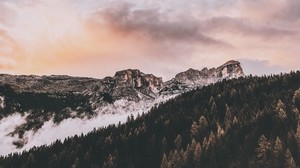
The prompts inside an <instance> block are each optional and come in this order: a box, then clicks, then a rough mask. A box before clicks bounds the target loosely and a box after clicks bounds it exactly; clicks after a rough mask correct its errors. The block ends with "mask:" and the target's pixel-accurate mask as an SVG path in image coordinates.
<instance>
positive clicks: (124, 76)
mask: <svg viewBox="0 0 300 168" xmlns="http://www.w3.org/2000/svg"><path fill="white" fill-rule="evenodd" d="M114 78H115V80H116V82H117V84H121V85H126V86H128V85H129V86H132V87H134V88H143V87H147V88H149V89H150V90H151V91H153V92H154V91H155V90H159V89H160V88H161V86H162V84H163V81H162V78H161V77H156V76H154V75H152V74H145V73H143V72H141V71H140V70H138V69H127V70H122V71H118V72H116V74H115V76H114Z"/></svg>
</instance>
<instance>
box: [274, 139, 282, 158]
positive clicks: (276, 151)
mask: <svg viewBox="0 0 300 168" xmlns="http://www.w3.org/2000/svg"><path fill="white" fill-rule="evenodd" d="M281 152H282V142H281V140H280V138H279V137H277V138H276V141H275V145H274V150H273V155H274V156H275V158H278V157H279V154H280V153H281Z"/></svg>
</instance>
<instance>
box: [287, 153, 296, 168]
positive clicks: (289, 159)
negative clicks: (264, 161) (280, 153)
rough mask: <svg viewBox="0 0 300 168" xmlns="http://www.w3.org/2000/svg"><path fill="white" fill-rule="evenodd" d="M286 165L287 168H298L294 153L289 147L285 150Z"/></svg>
mask: <svg viewBox="0 0 300 168" xmlns="http://www.w3.org/2000/svg"><path fill="white" fill-rule="evenodd" d="M285 167H286V168H296V163H295V161H294V158H293V156H292V153H291V151H290V150H289V149H287V150H286V152H285Z"/></svg>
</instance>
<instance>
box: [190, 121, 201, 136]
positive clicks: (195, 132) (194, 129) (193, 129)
mask: <svg viewBox="0 0 300 168" xmlns="http://www.w3.org/2000/svg"><path fill="white" fill-rule="evenodd" d="M198 131H199V127H198V124H197V122H193V124H192V126H191V130H190V132H191V138H195V139H198Z"/></svg>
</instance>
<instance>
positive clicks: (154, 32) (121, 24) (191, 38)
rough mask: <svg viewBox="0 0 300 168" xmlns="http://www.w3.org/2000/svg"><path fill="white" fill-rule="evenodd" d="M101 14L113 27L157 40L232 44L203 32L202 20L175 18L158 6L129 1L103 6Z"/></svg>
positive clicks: (219, 44)
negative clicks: (138, 5)
mask: <svg viewBox="0 0 300 168" xmlns="http://www.w3.org/2000/svg"><path fill="white" fill-rule="evenodd" d="M98 16H99V17H101V18H103V19H104V21H106V23H107V24H108V25H109V26H110V28H112V29H113V30H114V31H116V32H118V33H121V34H124V35H131V34H134V35H139V36H143V37H146V38H150V39H151V40H153V41H156V42H165V41H168V42H171V41H173V42H180V43H186V42H189V43H193V44H195V43H198V44H201V45H205V46H210V45H213V46H221V47H230V46H231V45H230V44H229V43H227V42H224V41H222V40H218V39H216V38H213V37H210V36H207V35H205V34H202V33H201V31H200V29H199V22H198V21H197V20H194V19H190V18H188V17H181V18H176V19H174V18H172V17H173V16H169V14H167V13H163V12H160V11H159V9H134V8H133V6H132V5H130V4H127V3H122V4H119V5H118V6H117V7H113V8H111V7H109V8H107V9H104V10H101V11H100V12H99V13H98Z"/></svg>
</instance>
